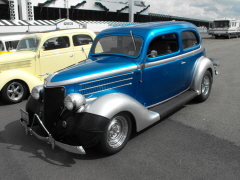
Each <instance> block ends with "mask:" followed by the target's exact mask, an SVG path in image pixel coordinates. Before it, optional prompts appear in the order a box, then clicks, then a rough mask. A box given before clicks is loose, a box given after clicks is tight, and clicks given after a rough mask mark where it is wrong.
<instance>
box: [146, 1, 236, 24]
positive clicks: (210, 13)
mask: <svg viewBox="0 0 240 180" xmlns="http://www.w3.org/2000/svg"><path fill="white" fill-rule="evenodd" d="M143 1H145V4H146V5H150V8H149V10H148V11H149V13H157V14H165V15H174V16H180V17H188V18H194V19H202V20H214V19H216V18H224V17H229V18H235V19H239V20H240V0H201V1H197V2H196V1H194V0H143Z"/></svg>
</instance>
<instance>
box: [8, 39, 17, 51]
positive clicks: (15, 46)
mask: <svg viewBox="0 0 240 180" xmlns="http://www.w3.org/2000/svg"><path fill="white" fill-rule="evenodd" d="M18 42H19V41H18V40H17V41H9V44H10V47H11V48H12V49H16V48H17V45H18Z"/></svg>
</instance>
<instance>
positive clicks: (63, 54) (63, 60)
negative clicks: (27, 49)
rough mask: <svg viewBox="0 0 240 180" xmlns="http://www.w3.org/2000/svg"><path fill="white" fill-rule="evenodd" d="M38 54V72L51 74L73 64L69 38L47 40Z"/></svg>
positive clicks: (61, 37)
mask: <svg viewBox="0 0 240 180" xmlns="http://www.w3.org/2000/svg"><path fill="white" fill-rule="evenodd" d="M43 46H44V48H43V49H42V50H41V52H40V61H39V63H40V68H41V69H40V72H41V74H43V73H52V72H55V71H57V70H60V69H63V68H65V67H67V66H70V65H72V64H74V63H75V59H74V52H73V49H72V46H70V40H69V37H68V36H66V35H64V36H59V37H53V38H49V39H47V40H46V41H45V42H44V44H43Z"/></svg>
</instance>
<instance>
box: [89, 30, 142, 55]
mask: <svg viewBox="0 0 240 180" xmlns="http://www.w3.org/2000/svg"><path fill="white" fill-rule="evenodd" d="M114 37H115V38H117V41H119V38H122V37H124V38H123V39H125V38H126V37H127V38H129V39H128V40H129V43H132V44H133V46H132V48H134V49H135V46H137V50H138V51H137V53H135V54H134V55H133V54H131V53H130V54H126V53H117V52H110V53H109V52H107V51H106V52H100V53H94V51H95V49H96V45H97V44H98V43H99V40H102V39H104V38H114ZM133 39H134V42H133ZM136 43H138V45H136ZM139 43H140V44H139ZM117 44H118V43H117ZM134 44H135V45H134ZM121 45H122V44H121ZM143 45H144V40H143V38H142V37H141V36H136V35H133V36H131V34H108V35H104V36H99V37H97V38H96V39H95V40H94V42H93V44H92V47H91V50H90V55H92V56H103V55H114V56H127V57H131V58H138V56H139V55H140V54H141V52H142V50H143ZM110 47H111V46H110ZM112 48H116V47H112ZM123 48H126V47H123ZM117 49H118V48H117Z"/></svg>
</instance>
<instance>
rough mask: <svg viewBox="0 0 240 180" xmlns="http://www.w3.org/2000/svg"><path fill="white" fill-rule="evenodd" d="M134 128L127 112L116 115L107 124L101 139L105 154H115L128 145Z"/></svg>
mask: <svg viewBox="0 0 240 180" xmlns="http://www.w3.org/2000/svg"><path fill="white" fill-rule="evenodd" d="M131 129H132V123H131V119H130V117H129V116H128V115H127V113H119V114H117V115H115V116H114V117H113V118H112V119H111V120H110V122H109V123H108V125H107V126H106V128H105V130H104V133H103V136H102V138H101V141H100V144H99V145H100V149H101V151H102V152H103V153H105V154H109V155H111V154H115V153H117V152H119V151H121V150H122V149H123V147H124V146H125V145H126V143H127V141H128V139H129V137H130V134H131Z"/></svg>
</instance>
